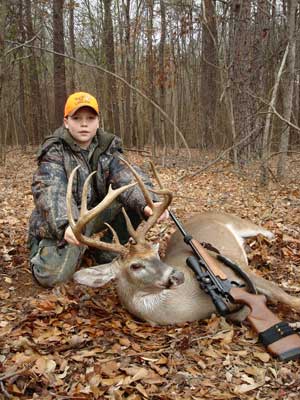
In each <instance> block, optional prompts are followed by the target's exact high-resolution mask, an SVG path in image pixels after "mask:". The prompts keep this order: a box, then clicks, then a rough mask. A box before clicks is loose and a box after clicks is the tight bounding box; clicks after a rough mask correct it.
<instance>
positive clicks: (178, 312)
mask: <svg viewBox="0 0 300 400" xmlns="http://www.w3.org/2000/svg"><path fill="white" fill-rule="evenodd" d="M123 161H124V162H125V163H126V164H127V165H128V167H129V168H130V169H131V171H132V173H133V175H134V176H135V179H136V181H137V182H135V183H131V184H129V185H127V186H124V187H121V188H119V189H116V190H113V189H112V188H110V189H109V191H108V194H107V196H106V197H105V198H104V199H103V200H102V201H101V203H99V204H98V205H97V206H96V207H95V208H93V209H91V210H87V207H86V197H87V190H88V185H89V181H90V178H91V176H90V177H89V178H88V179H87V181H86V182H85V185H84V188H83V195H82V206H81V215H80V218H79V220H78V221H77V222H76V223H75V221H74V219H73V217H72V211H71V203H72V199H71V197H72V182H73V177H74V173H75V171H76V169H75V170H74V171H73V172H72V174H71V176H70V179H69V184H68V193H67V206H68V218H69V222H70V226H71V227H72V229H73V231H74V234H75V236H76V237H77V239H78V240H79V241H80V242H81V243H83V244H86V245H87V246H92V247H96V248H98V249H102V250H104V251H113V252H115V253H117V254H118V255H119V256H118V257H116V259H114V260H113V261H112V262H111V263H109V264H104V265H97V266H94V267H91V268H86V269H82V270H79V271H77V272H76V273H75V274H74V280H75V281H76V282H78V283H80V284H83V285H87V286H92V287H100V286H102V285H104V284H105V283H107V282H109V281H110V280H112V279H114V278H115V279H116V285H117V292H118V296H119V298H120V301H121V303H122V304H123V306H124V307H125V308H126V309H127V310H128V311H129V312H130V313H131V314H133V315H134V316H136V317H138V318H139V319H141V320H144V321H148V322H150V323H152V324H160V325H165V324H175V323H182V322H186V321H194V320H201V319H205V318H208V317H209V316H210V315H211V314H212V313H214V312H216V309H215V307H214V305H213V303H212V301H211V299H210V297H209V296H208V295H207V294H206V293H205V292H204V291H202V290H201V289H200V287H199V283H198V281H197V280H196V278H195V276H194V273H193V272H192V271H191V270H190V269H189V267H188V266H187V265H186V258H187V257H188V256H189V255H191V250H190V249H189V247H188V246H187V245H186V244H185V243H184V242H183V240H182V237H181V236H180V234H179V232H178V233H175V234H174V235H173V236H172V237H171V240H170V242H169V244H168V248H167V251H166V255H165V258H164V260H163V261H162V260H160V258H159V255H158V251H157V247H156V246H153V245H152V244H151V243H149V242H147V241H146V239H145V236H146V233H147V232H148V231H149V229H151V228H152V227H153V226H154V225H155V223H156V222H157V220H158V219H159V217H160V216H161V215H162V213H163V212H164V210H166V209H167V208H168V207H169V205H170V203H171V201H172V194H171V192H170V191H169V190H167V189H162V188H161V189H160V190H156V191H154V192H155V193H156V194H157V195H159V196H162V198H163V200H162V203H161V204H160V206H159V207H154V205H153V201H152V199H151V196H150V193H149V192H148V190H147V189H146V187H145V186H144V184H143V182H142V180H141V179H140V177H139V176H138V174H137V173H136V172H135V171H134V169H133V168H132V167H131V166H130V165H129V164H128V163H127V162H126V161H125V160H123ZM77 168H78V167H77ZM156 178H157V179H159V178H158V177H157V176H156ZM136 183H138V185H139V186H140V188H141V190H142V192H143V194H144V196H145V199H146V202H147V204H148V205H149V206H150V207H151V208H152V210H153V214H152V215H151V216H150V217H149V218H148V220H147V221H146V222H144V223H142V224H141V225H140V226H139V227H138V228H137V229H136V230H134V228H133V227H132V224H131V222H130V220H129V218H128V216H127V214H126V212H125V211H124V210H123V213H124V216H125V220H126V225H127V229H128V232H129V234H130V236H131V237H132V239H133V241H134V242H133V243H131V242H129V243H128V244H127V245H126V246H123V245H122V244H120V242H119V240H118V237H117V235H116V232H114V231H113V229H112V228H111V227H109V228H110V229H111V230H112V233H113V237H114V239H113V242H112V243H104V242H101V241H100V240H97V239H94V238H90V237H86V236H85V235H84V234H83V233H82V231H83V230H84V228H85V226H86V224H87V223H88V222H89V221H91V220H92V219H93V218H95V217H96V216H97V215H99V214H101V212H103V210H104V209H105V208H106V207H108V206H109V205H110V204H111V203H112V202H113V200H114V199H116V198H117V196H118V195H119V194H120V193H122V192H123V191H125V190H127V189H129V188H130V187H132V186H133V185H135V184H136ZM185 229H186V230H187V231H188V232H189V233H190V234H191V235H193V237H195V238H196V239H197V240H199V241H200V242H209V243H210V244H211V245H212V246H214V247H215V248H217V249H218V250H219V251H220V253H221V254H223V255H224V256H226V257H228V258H230V259H231V260H233V261H234V262H235V263H237V264H238V265H239V266H240V267H241V268H242V269H243V270H244V271H245V272H246V273H247V274H248V276H249V277H250V279H251V280H252V281H253V283H254V285H255V286H256V289H257V291H258V292H259V293H262V294H264V295H266V296H267V298H268V299H269V300H270V301H271V302H275V303H276V302H282V303H284V304H287V305H288V306H290V307H292V308H293V309H295V310H297V311H300V299H298V298H296V297H294V296H291V295H289V294H287V293H286V292H285V291H284V290H283V289H281V288H280V287H279V286H278V285H276V284H274V283H272V282H271V281H268V280H266V279H264V278H262V277H259V276H257V275H256V274H255V273H253V272H251V271H250V269H249V267H248V261H247V256H246V252H245V249H244V247H243V239H244V238H246V237H249V236H255V235H258V234H261V235H264V236H266V237H268V238H272V237H273V234H272V233H271V232H270V231H267V230H266V229H264V228H262V227H260V226H257V225H255V224H253V223H251V222H250V221H247V220H244V219H241V218H238V217H236V216H233V215H229V214H221V213H214V212H207V213H204V214H199V215H196V216H193V219H192V221H190V222H189V223H187V224H185ZM213 254H214V253H212V255H213ZM218 262H219V261H218ZM220 266H221V268H222V269H223V270H224V271H226V274H228V276H229V277H230V279H232V280H233V281H236V282H239V283H241V284H243V282H242V280H241V278H240V277H238V276H237V275H236V274H235V273H234V272H233V271H232V270H231V269H229V268H228V267H226V266H224V265H223V264H220ZM245 312H247V308H246V307H244V308H243V309H242V310H241V309H237V312H235V308H234V307H233V314H232V317H233V318H234V319H238V320H242V319H244V318H245V317H246V315H247V314H246V313H245Z"/></svg>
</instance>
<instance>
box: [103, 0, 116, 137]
mask: <svg viewBox="0 0 300 400" xmlns="http://www.w3.org/2000/svg"><path fill="white" fill-rule="evenodd" d="M103 2H104V38H103V41H104V51H105V61H106V63H105V64H106V69H107V70H108V71H110V72H112V73H115V72H116V71H115V48H114V29H113V23H112V16H111V0H103ZM107 81H108V93H107V94H108V129H110V130H111V131H113V132H116V133H119V132H120V112H119V104H118V94H117V82H116V78H115V77H113V76H111V75H108V77H107Z"/></svg>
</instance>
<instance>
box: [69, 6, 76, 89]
mask: <svg viewBox="0 0 300 400" xmlns="http://www.w3.org/2000/svg"><path fill="white" fill-rule="evenodd" d="M68 8H69V37H70V49H71V56H72V57H73V58H76V43H75V32H74V9H75V1H74V0H70V2H69V7H68ZM70 66H71V68H70V69H71V73H70V91H71V92H72V93H73V92H75V90H76V66H75V61H74V60H71V62H70Z"/></svg>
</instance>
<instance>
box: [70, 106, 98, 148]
mask: <svg viewBox="0 0 300 400" xmlns="http://www.w3.org/2000/svg"><path fill="white" fill-rule="evenodd" d="M64 124H65V127H66V128H67V129H68V130H69V132H70V134H71V135H72V136H73V138H74V140H75V142H76V143H77V144H78V145H79V146H80V147H82V148H83V149H87V148H88V147H89V145H90V144H91V141H92V140H93V137H94V136H95V135H96V131H97V129H98V128H99V117H98V115H97V114H96V113H95V111H94V110H93V109H92V108H90V107H82V108H79V110H77V111H76V112H75V113H74V114H73V115H72V116H68V117H67V118H64Z"/></svg>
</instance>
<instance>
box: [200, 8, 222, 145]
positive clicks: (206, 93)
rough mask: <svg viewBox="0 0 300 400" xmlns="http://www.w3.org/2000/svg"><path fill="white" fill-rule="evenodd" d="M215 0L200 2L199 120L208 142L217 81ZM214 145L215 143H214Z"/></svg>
mask: <svg viewBox="0 0 300 400" xmlns="http://www.w3.org/2000/svg"><path fill="white" fill-rule="evenodd" d="M215 3H216V2H215V0H204V1H203V2H202V14H203V16H202V19H203V23H202V54H201V56H202V57H201V76H200V79H201V93H202V96H201V108H200V110H201V113H202V115H203V118H202V120H201V123H202V129H203V134H204V135H205V137H206V138H207V139H206V140H207V141H208V142H211V141H212V139H214V137H215V134H216V105H217V98H218V95H217V81H218V57H217V52H218V37H217V22H216V10H215ZM214 143H215V141H214Z"/></svg>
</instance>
